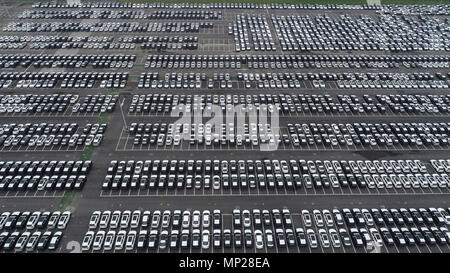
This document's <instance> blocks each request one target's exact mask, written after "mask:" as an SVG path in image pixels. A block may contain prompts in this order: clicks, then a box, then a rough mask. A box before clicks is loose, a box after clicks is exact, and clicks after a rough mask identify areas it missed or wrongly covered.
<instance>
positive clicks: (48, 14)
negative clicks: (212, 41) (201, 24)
mask: <svg viewBox="0 0 450 273" xmlns="http://www.w3.org/2000/svg"><path fill="white" fill-rule="evenodd" d="M18 18H19V19H185V20H216V19H222V11H220V10H219V11H212V10H171V11H169V10H154V11H153V12H151V13H145V12H144V11H142V10H139V11H134V10H120V11H117V10H46V9H39V10H38V9H30V10H24V11H23V12H22V13H21V14H20V15H19V16H18Z"/></svg>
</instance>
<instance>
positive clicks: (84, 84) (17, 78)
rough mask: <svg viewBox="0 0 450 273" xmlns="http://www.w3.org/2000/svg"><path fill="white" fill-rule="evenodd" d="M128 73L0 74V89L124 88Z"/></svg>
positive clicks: (16, 72) (15, 72)
mask: <svg viewBox="0 0 450 273" xmlns="http://www.w3.org/2000/svg"><path fill="white" fill-rule="evenodd" d="M127 79H128V72H78V71H77V72H73V71H71V72H67V71H64V72H18V71H14V72H12V71H9V72H5V71H3V72H0V87H2V88H9V87H13V86H14V85H15V87H16V88H54V87H56V85H57V83H60V85H59V87H60V88H93V87H94V85H96V82H97V81H101V82H100V86H99V87H100V88H112V87H114V88H124V87H125V86H126V84H127Z"/></svg>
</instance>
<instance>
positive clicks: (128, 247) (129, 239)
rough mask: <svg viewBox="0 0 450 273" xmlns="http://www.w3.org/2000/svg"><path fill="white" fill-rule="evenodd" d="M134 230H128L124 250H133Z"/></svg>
mask: <svg viewBox="0 0 450 273" xmlns="http://www.w3.org/2000/svg"><path fill="white" fill-rule="evenodd" d="M136 234H137V233H136V230H130V231H129V232H128V236H127V240H126V243H125V249H126V250H133V249H134V244H135V242H136Z"/></svg>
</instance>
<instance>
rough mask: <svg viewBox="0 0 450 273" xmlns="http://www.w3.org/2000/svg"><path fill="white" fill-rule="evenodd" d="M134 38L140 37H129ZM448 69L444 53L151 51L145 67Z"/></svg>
mask: <svg viewBox="0 0 450 273" xmlns="http://www.w3.org/2000/svg"><path fill="white" fill-rule="evenodd" d="M129 39H130V40H131V39H133V41H134V40H135V39H136V40H138V39H139V36H133V38H131V37H130V38H129ZM400 65H403V66H404V67H406V68H447V67H448V66H449V58H448V57H447V56H445V55H424V56H423V55H406V54H405V55H379V54H377V55H367V54H362V55H345V54H344V55H321V54H311V55H310V54H308V55H295V54H286V55H274V54H267V55H234V54H225V55H202V54H199V55H189V54H177V55H167V54H164V55H163V54H159V55H155V54H151V55H148V56H147V62H146V64H145V66H146V67H150V68H168V69H171V68H241V67H245V66H247V68H252V69H269V68H270V69H293V68H294V69H297V68H399V67H400Z"/></svg>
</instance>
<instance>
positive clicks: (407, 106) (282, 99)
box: [128, 93, 450, 114]
mask: <svg viewBox="0 0 450 273" xmlns="http://www.w3.org/2000/svg"><path fill="white" fill-rule="evenodd" d="M449 104H450V97H449V96H447V95H421V94H416V95H412V94H411V95H409V94H398V95H397V94H395V95H394V94H392V95H375V98H374V97H372V96H370V95H367V94H364V95H363V96H362V98H361V97H359V96H357V95H344V94H340V95H337V99H336V98H334V97H333V96H331V95H329V94H324V95H321V94H318V95H315V94H313V95H309V94H280V95H273V94H272V95H271V94H259V95H231V94H226V95H225V94H222V95H217V94H216V95H212V94H202V95H178V94H158V93H155V94H147V95H133V98H132V100H131V103H130V106H129V108H128V112H129V113H132V114H148V113H171V112H173V111H181V112H192V111H199V110H200V111H202V112H208V111H212V110H213V106H218V107H220V108H221V109H222V111H226V112H232V111H242V112H246V111H253V110H256V111H270V112H273V111H277V112H278V113H279V114H295V113H306V114H310V113H311V114H331V113H333V114H335V113H353V114H372V113H378V114H384V113H386V112H387V109H390V110H391V112H393V113H397V114H403V113H416V114H424V113H447V112H448V111H449V109H448V106H449ZM236 107H237V108H236Z"/></svg>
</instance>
